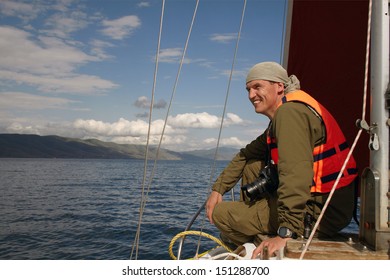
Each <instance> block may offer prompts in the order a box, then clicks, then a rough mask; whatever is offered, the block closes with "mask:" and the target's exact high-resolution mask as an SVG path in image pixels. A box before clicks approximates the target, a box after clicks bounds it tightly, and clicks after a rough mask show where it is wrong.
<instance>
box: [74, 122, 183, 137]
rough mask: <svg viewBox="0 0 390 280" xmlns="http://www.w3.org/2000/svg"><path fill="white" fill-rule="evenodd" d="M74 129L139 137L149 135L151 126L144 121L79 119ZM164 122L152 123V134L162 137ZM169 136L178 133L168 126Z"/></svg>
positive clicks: (97, 133)
mask: <svg viewBox="0 0 390 280" xmlns="http://www.w3.org/2000/svg"><path fill="white" fill-rule="evenodd" d="M73 125H74V128H76V129H80V130H83V131H84V132H86V133H88V134H89V135H103V136H132V137H139V136H145V135H147V134H148V127H149V124H148V123H147V122H145V121H143V120H135V121H129V120H126V119H124V118H120V119H119V120H118V121H117V122H114V123H108V122H102V121H96V120H82V119H78V120H76V121H75V122H74V123H73ZM163 125H164V122H163V121H162V120H156V121H153V122H152V125H151V130H150V134H151V135H161V132H162V129H163ZM165 132H166V133H167V134H174V133H176V131H175V129H173V128H172V127H171V126H169V125H167V126H166V128H165Z"/></svg>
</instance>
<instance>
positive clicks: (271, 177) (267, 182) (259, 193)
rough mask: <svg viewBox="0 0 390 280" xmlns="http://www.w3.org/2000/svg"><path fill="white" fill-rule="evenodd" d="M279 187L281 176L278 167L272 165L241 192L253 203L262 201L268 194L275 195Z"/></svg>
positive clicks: (242, 188)
mask: <svg viewBox="0 0 390 280" xmlns="http://www.w3.org/2000/svg"><path fill="white" fill-rule="evenodd" d="M278 185H279V176H278V170H277V168H276V165H274V164H270V165H267V166H266V167H264V168H263V169H262V170H261V171H260V176H259V178H257V179H256V180H255V181H254V182H252V183H250V184H247V185H244V186H242V187H241V190H242V191H243V192H245V194H246V195H247V196H248V197H249V198H250V200H251V201H254V200H258V199H261V198H263V197H264V196H265V194H266V193H273V192H274V191H276V190H277V188H278Z"/></svg>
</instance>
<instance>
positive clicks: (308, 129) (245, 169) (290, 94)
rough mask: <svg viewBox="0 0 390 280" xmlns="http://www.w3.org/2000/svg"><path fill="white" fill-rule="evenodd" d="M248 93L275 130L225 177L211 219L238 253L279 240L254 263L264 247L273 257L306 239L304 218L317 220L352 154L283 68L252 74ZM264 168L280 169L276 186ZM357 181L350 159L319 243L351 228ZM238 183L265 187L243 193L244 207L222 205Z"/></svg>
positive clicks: (213, 198) (210, 206)
mask: <svg viewBox="0 0 390 280" xmlns="http://www.w3.org/2000/svg"><path fill="white" fill-rule="evenodd" d="M246 89H247V91H248V96H249V100H250V101H251V103H252V104H253V106H254V108H255V111H256V113H259V114H263V115H265V116H267V117H268V118H269V119H270V125H269V127H268V128H267V129H266V131H265V132H264V133H263V134H262V135H260V136H259V137H258V138H257V139H255V140H254V141H252V142H251V143H250V144H248V145H247V146H246V147H245V148H243V149H241V151H240V152H239V153H238V154H237V155H236V156H235V157H234V158H233V159H232V161H231V162H230V163H229V164H228V166H227V167H226V168H225V169H224V171H223V172H222V173H221V174H220V176H219V177H218V179H217V180H216V182H215V184H214V185H213V188H212V190H213V191H212V193H211V194H210V196H209V198H208V200H207V203H206V212H207V217H208V219H209V220H210V222H211V223H214V224H215V225H216V226H217V227H218V229H219V230H220V231H221V236H222V237H224V238H227V239H229V240H230V241H231V242H233V243H235V244H236V245H240V244H242V243H245V242H253V241H255V238H256V235H258V234H261V235H271V236H273V237H271V238H269V239H267V240H264V241H263V242H261V243H260V245H258V247H257V248H256V250H255V251H254V252H253V256H252V257H253V258H254V257H256V256H257V255H258V254H261V253H262V251H263V248H265V247H267V248H268V253H269V254H270V255H272V254H273V253H274V252H275V251H277V250H279V249H281V248H282V247H284V246H285V245H286V242H287V240H289V239H291V238H296V237H297V236H302V235H303V234H304V230H305V224H304V220H305V217H306V218H307V217H313V219H314V220H316V219H317V218H318V216H319V214H320V213H321V208H322V206H323V204H324V203H325V201H326V199H327V197H328V194H329V192H330V190H331V189H332V186H333V185H334V182H335V180H336V178H337V175H338V173H339V172H340V170H341V166H342V165H343V163H344V160H345V158H346V157H347V154H348V152H349V148H348V146H347V145H346V142H345V137H344V135H343V133H342V132H341V130H340V128H339V126H338V125H337V123H336V121H335V120H334V118H333V117H332V116H331V114H330V113H329V112H328V111H327V110H326V109H325V108H324V107H323V106H322V105H321V104H319V103H318V102H317V101H316V100H314V99H313V98H312V97H311V96H310V95H308V94H307V93H305V92H304V91H301V90H300V84H299V80H298V79H297V77H295V76H294V75H292V76H290V77H289V76H288V75H287V71H286V70H285V69H284V68H283V67H282V66H280V65H279V64H277V63H274V62H263V63H259V64H256V65H255V66H253V67H252V69H251V70H250V71H249V73H248V76H247V79H246ZM265 165H266V166H268V167H274V170H276V171H274V173H276V174H274V176H276V180H275V178H272V176H273V175H272V174H269V173H267V172H263V173H261V175H260V170H262V169H263V168H264V166H265ZM271 169H272V168H271ZM271 173H272V172H271ZM264 174H266V175H267V174H268V175H269V176H266V175H264ZM259 175H260V176H259ZM356 176H357V170H356V164H355V161H354V159H353V158H352V157H351V158H350V160H349V162H348V164H347V168H346V169H345V171H344V173H343V176H342V177H341V179H340V181H339V184H338V185H337V187H336V191H335V192H334V195H333V197H332V200H331V202H330V204H329V206H328V208H327V210H326V212H325V215H324V216H323V218H322V221H321V223H320V226H319V228H318V231H317V233H318V235H319V236H332V235H335V234H336V233H337V232H338V231H340V230H341V229H343V228H344V227H345V226H347V225H348V224H349V223H350V221H351V218H352V214H353V208H354V179H355V178H356ZM259 177H260V178H259ZM268 177H271V178H268ZM240 179H242V183H243V185H244V186H245V187H248V185H247V184H249V183H253V182H254V181H255V182H256V180H258V181H260V183H258V185H259V186H257V188H256V185H255V186H253V184H252V185H251V186H250V187H249V188H245V187H244V188H243V191H242V193H241V200H242V201H237V202H224V201H223V199H222V196H223V194H224V193H226V192H227V191H229V190H230V189H231V188H233V187H234V185H235V184H236V183H237V182H238V181H239V180H240ZM250 191H251V192H252V193H251V192H250ZM306 226H307V225H306Z"/></svg>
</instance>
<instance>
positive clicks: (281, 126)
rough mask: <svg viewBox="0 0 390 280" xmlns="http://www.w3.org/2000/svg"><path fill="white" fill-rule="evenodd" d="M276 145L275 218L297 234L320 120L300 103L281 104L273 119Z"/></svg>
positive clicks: (308, 187) (301, 224)
mask: <svg viewBox="0 0 390 280" xmlns="http://www.w3.org/2000/svg"><path fill="white" fill-rule="evenodd" d="M272 129H273V133H274V135H275V137H276V143H277V146H278V153H279V160H278V172H279V187H278V191H277V192H278V220H279V224H280V226H285V227H288V228H290V229H291V230H294V231H296V232H298V233H300V234H302V231H303V218H304V214H305V213H304V212H305V206H306V202H307V200H308V199H309V198H310V186H311V184H312V180H313V148H314V145H315V142H316V141H317V140H316V139H317V138H320V137H321V136H322V134H321V133H322V128H321V122H320V120H319V119H318V118H317V117H316V116H315V115H314V114H313V113H311V111H310V110H309V109H308V108H307V107H306V106H305V105H303V104H299V103H293V102H289V103H286V104H284V105H283V106H280V107H279V109H278V110H277V112H276V114H275V116H274V119H273V127H272Z"/></svg>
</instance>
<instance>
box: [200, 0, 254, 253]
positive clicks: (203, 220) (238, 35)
mask: <svg viewBox="0 0 390 280" xmlns="http://www.w3.org/2000/svg"><path fill="white" fill-rule="evenodd" d="M246 2H247V0H244V5H243V8H242V13H241V20H240V27H239V31H238V34H237V41H236V47H235V50H234V55H233V61H232V67H231V70H230V76H229V82H228V86H227V90H226V96H225V103H224V106H223V113H222V118H221V124H220V127H219V133H218V140H217V145H216V148H215V153H214V160H213V167H212V170H211V174H210V180H209V183H210V189H209V194H210V190H211V183H212V180H213V178H214V174H215V169H216V161H217V156H218V149H219V143H220V141H221V135H222V128H223V123H224V118H225V115H226V108H227V102H228V99H229V94H230V85H231V81H232V77H233V73H234V66H235V63H236V58H237V52H238V45H239V42H240V37H241V32H242V26H243V23H244V16H245V9H246ZM205 218H206V216H204V217H203V219H202V226H201V231H203V228H204V224H205ZM201 238H202V236H199V239H198V246H197V249H196V254H198V252H199V248H200V240H201Z"/></svg>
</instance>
